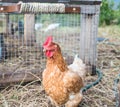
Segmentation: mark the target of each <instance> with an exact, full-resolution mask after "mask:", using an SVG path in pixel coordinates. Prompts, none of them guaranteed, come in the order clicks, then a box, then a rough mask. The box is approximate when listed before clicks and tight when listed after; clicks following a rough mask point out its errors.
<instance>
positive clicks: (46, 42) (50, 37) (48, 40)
mask: <svg viewBox="0 0 120 107" xmlns="http://www.w3.org/2000/svg"><path fill="white" fill-rule="evenodd" d="M52 40H53V37H52V36H48V37H47V39H46V41H45V42H44V44H43V47H47V46H49V45H50V44H51V42H52Z"/></svg>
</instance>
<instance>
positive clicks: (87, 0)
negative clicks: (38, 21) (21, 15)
mask: <svg viewBox="0 0 120 107" xmlns="http://www.w3.org/2000/svg"><path fill="white" fill-rule="evenodd" d="M19 1H22V2H25V3H26V2H40V3H69V4H91V5H95V4H100V3H101V1H102V0H1V2H8V3H18V2H19Z"/></svg>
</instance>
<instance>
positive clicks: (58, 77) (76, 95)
mask: <svg viewBox="0 0 120 107" xmlns="http://www.w3.org/2000/svg"><path fill="white" fill-rule="evenodd" d="M43 47H44V49H45V52H46V56H47V64H46V69H45V70H44V72H43V87H44V89H45V91H46V93H47V95H48V96H50V98H51V99H52V101H53V102H54V103H55V104H56V105H63V104H66V107H77V106H78V104H79V103H80V101H81V99H82V95H81V93H80V89H81V88H82V87H83V80H82V78H81V77H80V76H79V75H78V74H77V73H76V72H74V71H72V70H70V69H69V68H68V66H67V64H66V62H65V60H64V58H63V56H62V53H61V49H60V47H59V45H58V44H56V43H53V42H51V43H50V44H49V43H48V45H47V46H43ZM48 50H49V51H50V52H52V53H50V52H47V51H48ZM72 102H73V103H72Z"/></svg>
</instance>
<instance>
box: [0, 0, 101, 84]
mask: <svg viewBox="0 0 120 107" xmlns="http://www.w3.org/2000/svg"><path fill="white" fill-rule="evenodd" d="M1 1H2V2H9V3H18V1H19V0H1ZM22 1H24V2H43V1H44V2H45V3H47V2H51V3H58V2H64V3H65V4H67V5H66V7H65V9H66V13H81V14H80V15H81V34H80V43H79V44H80V49H81V52H79V55H80V58H81V59H82V60H83V61H84V62H85V63H86V64H87V68H88V69H87V70H88V72H89V73H90V74H96V62H97V47H96V46H97V41H96V38H97V33H98V24H99V13H100V3H101V0H22ZM68 4H69V5H68ZM70 4H72V5H70ZM73 4H77V5H73ZM74 8H75V9H74ZM19 9H20V5H18V4H14V5H11V6H0V12H1V13H3V12H6V13H8V12H19ZM28 15H29V14H28ZM26 17H28V16H26ZM26 36H27V32H26ZM26 38H27V37H26ZM22 73H23V74H21V77H20V78H19V79H18V80H16V79H15V80H14V81H13V80H11V81H10V75H11V74H10V73H9V72H8V73H6V74H4V76H3V74H0V77H1V78H0V83H5V80H6V83H9V82H15V81H16V82H19V81H22V80H23V78H24V75H25V74H26V79H25V81H26V82H27V81H31V80H34V79H35V78H33V77H31V75H29V74H28V73H27V72H26V71H23V72H22ZM32 73H34V74H35V75H40V72H38V71H35V72H32ZM13 75H14V76H13V77H14V78H16V77H17V76H18V75H20V74H19V73H18V74H13ZM22 76H23V77H22ZM3 77H4V78H3ZM5 78H6V79H5ZM30 78H31V79H30ZM3 80H4V82H3ZM7 80H9V81H7Z"/></svg>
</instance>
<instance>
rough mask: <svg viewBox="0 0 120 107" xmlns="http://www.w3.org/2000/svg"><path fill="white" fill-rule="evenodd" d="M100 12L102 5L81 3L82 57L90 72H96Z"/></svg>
mask: <svg viewBox="0 0 120 107" xmlns="http://www.w3.org/2000/svg"><path fill="white" fill-rule="evenodd" d="M99 13H100V5H81V34H80V58H81V59H82V60H83V61H84V62H85V63H86V64H87V70H88V72H89V73H90V74H96V60H97V50H96V45H97V43H96V42H97V41H96V39H97V33H98V23H99Z"/></svg>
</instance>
